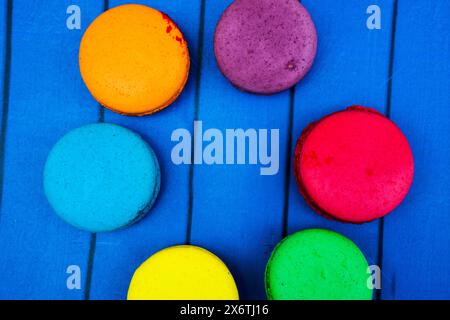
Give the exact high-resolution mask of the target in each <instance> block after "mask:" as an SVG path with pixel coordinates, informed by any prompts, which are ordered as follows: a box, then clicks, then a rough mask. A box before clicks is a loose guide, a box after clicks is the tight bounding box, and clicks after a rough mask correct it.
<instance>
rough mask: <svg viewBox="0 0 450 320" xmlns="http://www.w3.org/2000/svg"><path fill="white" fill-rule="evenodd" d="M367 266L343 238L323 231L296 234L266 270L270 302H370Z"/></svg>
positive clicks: (279, 247)
mask: <svg viewBox="0 0 450 320" xmlns="http://www.w3.org/2000/svg"><path fill="white" fill-rule="evenodd" d="M367 267H368V263H367V260H366V259H365V257H364V255H363V254H362V252H361V251H360V250H359V248H358V247H357V246H356V245H355V244H354V243H353V242H352V241H351V240H349V239H347V238H345V237H344V236H342V235H340V234H338V233H335V232H332V231H328V230H323V229H310V230H305V231H301V232H297V233H295V234H293V235H291V236H289V237H287V238H285V239H284V240H283V241H281V242H280V243H279V244H278V245H277V247H276V248H275V250H274V251H273V253H272V255H271V257H270V260H269V262H268V264H267V268H266V276H265V284H266V292H267V297H268V299H271V300H370V299H372V289H370V288H369V287H368V286H367V281H368V279H369V274H368V273H367Z"/></svg>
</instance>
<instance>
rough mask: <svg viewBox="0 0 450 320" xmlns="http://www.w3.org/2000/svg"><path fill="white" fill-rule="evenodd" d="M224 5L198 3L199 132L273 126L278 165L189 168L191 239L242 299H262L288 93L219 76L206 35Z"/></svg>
mask: <svg viewBox="0 0 450 320" xmlns="http://www.w3.org/2000/svg"><path fill="white" fill-rule="evenodd" d="M231 2H232V1H229V0H226V1H225V0H220V1H206V10H205V29H204V41H205V42H204V48H203V65H202V74H201V83H200V105H199V110H198V120H200V121H203V127H204V130H207V129H209V128H217V129H219V130H221V132H223V133H225V130H226V129H235V128H242V129H244V130H247V129H251V128H254V129H280V146H279V149H280V161H279V162H280V168H279V173H278V174H277V175H273V176H261V175H260V167H259V166H257V165H214V166H208V165H197V166H195V168H194V183H193V193H194V201H193V212H192V214H193V216H192V236H191V242H192V243H193V244H196V245H200V246H203V247H205V248H206V249H209V250H211V251H213V252H214V253H216V254H217V255H218V256H219V257H221V258H222V259H223V260H224V261H225V263H227V264H228V266H229V268H230V269H231V272H232V274H233V275H234V276H235V279H236V281H237V286H238V289H239V292H240V296H241V298H242V299H263V298H265V292H264V269H265V266H266V262H267V260H268V258H269V255H270V252H271V250H272V248H273V247H274V245H275V244H276V243H277V242H278V241H279V240H280V239H281V233H282V221H283V203H284V179H285V176H284V172H285V163H286V157H285V155H286V148H287V145H286V142H287V138H288V135H289V133H288V130H287V124H288V122H289V92H283V93H281V94H277V95H274V96H258V95H254V94H249V93H244V92H241V91H239V90H238V89H236V88H235V87H233V86H232V85H231V84H230V83H229V82H228V81H227V80H226V79H225V78H224V77H223V75H222V74H221V73H220V71H219V69H218V67H217V64H216V61H215V57H214V52H213V33H214V30H215V27H216V24H217V22H218V19H219V18H220V16H221V14H222V13H223V11H224V10H225V8H226V7H227V6H228V5H229V4H230V3H231Z"/></svg>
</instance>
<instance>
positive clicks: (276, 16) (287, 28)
mask: <svg viewBox="0 0 450 320" xmlns="http://www.w3.org/2000/svg"><path fill="white" fill-rule="evenodd" d="M316 51H317V33H316V29H315V26H314V23H313V21H312V19H311V17H310V15H309V13H308V12H307V11H306V9H305V8H304V7H303V6H302V5H301V4H300V2H299V1H298V0H259V1H252V0H236V1H234V2H233V3H232V4H231V5H230V6H229V7H228V9H226V11H225V12H224V14H223V15H222V17H221V19H220V21H219V23H218V24H217V28H216V31H215V35H214V52H215V56H216V60H217V63H218V66H219V68H220V70H221V71H222V73H223V74H224V75H225V76H226V77H227V78H228V79H229V80H230V81H231V82H232V83H233V84H234V85H235V86H237V87H238V88H240V89H242V90H245V91H249V92H253V93H259V94H273V93H277V92H280V91H283V90H285V89H288V88H290V87H292V86H293V85H295V84H296V83H297V82H298V81H300V80H301V79H302V78H303V77H304V76H305V75H306V73H307V72H308V71H309V69H310V68H311V66H312V64H313V61H314V58H315V55H316Z"/></svg>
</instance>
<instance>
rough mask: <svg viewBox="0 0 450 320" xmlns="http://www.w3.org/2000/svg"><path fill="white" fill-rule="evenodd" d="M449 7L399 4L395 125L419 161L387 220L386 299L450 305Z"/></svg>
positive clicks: (402, 0)
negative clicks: (405, 192)
mask: <svg viewBox="0 0 450 320" xmlns="http://www.w3.org/2000/svg"><path fill="white" fill-rule="evenodd" d="M449 13H450V2H449V1H446V0H437V1H433V3H432V4H431V3H427V2H424V1H405V0H400V1H399V3H398V17H397V29H396V41H395V59H394V65H393V78H392V103H391V115H392V119H393V120H394V121H395V122H396V123H397V124H398V125H399V126H400V128H401V129H402V130H403V131H404V133H405V134H406V136H407V137H408V139H409V141H410V143H411V146H412V150H413V154H414V160H415V177H414V183H413V186H412V189H411V192H410V194H409V195H408V197H407V198H406V201H405V202H404V203H403V204H402V205H401V206H400V208H399V209H398V210H397V212H396V213H395V214H393V215H392V216H389V217H387V218H386V220H385V227H384V250H383V271H384V273H385V276H386V277H388V278H389V279H390V280H391V281H390V282H388V283H385V285H384V290H383V295H382V297H383V298H384V299H450V289H449V288H450V273H449V270H450V255H449V247H450V233H449V226H450V215H449V213H450V189H449V186H450V175H449V173H448V172H449V171H448V165H449V163H450V140H449V137H450V124H449V119H450V65H449V61H450V34H449V30H450V21H449V19H448V14H449Z"/></svg>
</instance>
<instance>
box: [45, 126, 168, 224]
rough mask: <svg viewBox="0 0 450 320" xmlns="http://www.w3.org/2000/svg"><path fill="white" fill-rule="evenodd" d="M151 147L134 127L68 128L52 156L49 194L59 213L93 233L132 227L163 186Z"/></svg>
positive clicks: (47, 166) (47, 173)
mask: <svg viewBox="0 0 450 320" xmlns="http://www.w3.org/2000/svg"><path fill="white" fill-rule="evenodd" d="M160 176H161V174H160V168H159V164H158V160H157V158H156V155H155V153H154V152H153V150H152V148H151V147H150V146H149V145H148V144H147V142H145V141H144V140H143V139H142V138H141V136H139V135H138V134H136V133H134V132H133V131H131V130H128V129H126V128H123V127H121V126H118V125H115V124H109V123H96V124H90V125H86V126H83V127H80V128H78V129H75V130H73V131H71V132H69V133H67V134H66V135H65V136H64V137H62V138H61V139H60V140H59V141H58V142H57V143H56V145H55V146H54V147H53V149H52V150H51V151H50V154H49V156H48V158H47V162H46V164H45V168H44V191H45V195H46V197H47V199H48V201H49V203H50V205H51V206H52V207H53V209H54V210H55V212H56V213H57V214H58V215H59V216H60V217H61V218H62V219H63V220H65V221H66V222H68V223H70V224H71V225H73V226H75V227H77V228H79V229H82V230H86V231H90V232H106V231H113V230H117V229H121V228H124V227H127V226H129V225H131V224H133V223H135V222H137V221H138V220H140V219H141V218H143V217H144V216H145V215H146V214H147V213H148V212H149V211H150V209H151V208H152V206H153V204H154V202H155V200H156V198H157V196H158V193H159V189H160V180H161V178H160Z"/></svg>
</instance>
